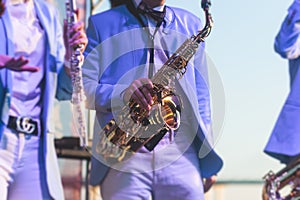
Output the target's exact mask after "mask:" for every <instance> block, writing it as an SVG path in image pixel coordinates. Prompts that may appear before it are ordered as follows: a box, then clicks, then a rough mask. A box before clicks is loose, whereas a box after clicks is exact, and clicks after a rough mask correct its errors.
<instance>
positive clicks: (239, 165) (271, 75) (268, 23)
mask: <svg viewBox="0 0 300 200" xmlns="http://www.w3.org/2000/svg"><path fill="white" fill-rule="evenodd" d="M166 2H167V4H169V5H174V6H177V7H182V8H185V9H187V10H189V11H191V12H193V13H194V14H196V15H197V16H199V17H200V18H201V19H203V16H204V13H203V11H202V10H201V7H200V1H198V0H166ZM291 3H292V1H291V0H289V1H277V0H275V1H274V0H265V1H260V0H254V1H240V0H229V1H228V0H227V1H212V7H211V14H212V16H213V19H214V27H213V30H212V32H211V35H210V36H209V37H208V38H207V40H206V47H207V53H208V55H209V57H210V59H211V60H212V61H213V63H214V66H215V68H216V69H217V72H218V73H219V76H220V78H221V81H222V84H223V87H224V93H225V99H220V101H225V103H224V105H225V120H224V123H223V125H222V129H221V132H220V137H219V140H218V143H217V146H216V149H217V151H218V152H219V154H220V155H221V156H222V157H223V160H224V168H223V169H222V171H221V172H220V174H219V177H220V179H221V180H232V179H234V180H261V178H262V177H263V176H264V175H265V174H266V173H267V172H268V171H269V170H270V169H273V170H274V171H277V170H279V169H281V168H282V167H283V166H282V165H280V164H279V162H278V161H277V160H275V159H273V158H271V157H269V156H267V155H266V154H264V153H263V149H264V146H265V144H266V142H267V140H268V137H269V135H270V133H271V131H272V128H273V126H274V124H275V121H276V119H277V116H278V114H279V112H280V109H281V107H282V105H283V103H284V100H285V98H286V96H287V93H288V88H289V85H288V84H289V82H288V81H289V80H288V65H287V61H286V60H284V59H282V58H280V56H279V55H277V54H276V53H275V52H274V49H273V42H274V38H275V35H276V34H277V31H278V30H279V27H280V24H281V22H282V21H283V19H284V17H285V15H286V13H287V8H288V7H289V5H290V4H291ZM107 8H108V1H107V0H104V1H103V4H102V5H100V7H99V11H101V10H104V9H107ZM218 123H219V122H218Z"/></svg>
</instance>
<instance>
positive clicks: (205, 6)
mask: <svg viewBox="0 0 300 200" xmlns="http://www.w3.org/2000/svg"><path fill="white" fill-rule="evenodd" d="M210 6H211V2H210V0H202V1H201V7H202V9H203V10H208V9H209V7H210Z"/></svg>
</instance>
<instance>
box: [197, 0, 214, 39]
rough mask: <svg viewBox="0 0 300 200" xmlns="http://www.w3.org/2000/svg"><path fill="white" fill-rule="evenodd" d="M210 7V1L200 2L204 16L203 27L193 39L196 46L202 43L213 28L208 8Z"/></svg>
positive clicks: (203, 0)
mask: <svg viewBox="0 0 300 200" xmlns="http://www.w3.org/2000/svg"><path fill="white" fill-rule="evenodd" d="M210 6H211V2H210V0H202V2H201V7H202V9H203V10H204V14H205V26H204V28H203V29H202V30H201V31H199V33H198V34H197V35H196V36H195V37H194V38H193V39H194V41H195V42H197V43H198V44H199V43H201V42H204V40H205V38H206V37H208V36H209V34H210V32H211V29H212V27H213V19H212V16H211V14H210V12H209V7H210Z"/></svg>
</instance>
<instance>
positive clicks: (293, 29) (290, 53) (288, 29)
mask: <svg viewBox="0 0 300 200" xmlns="http://www.w3.org/2000/svg"><path fill="white" fill-rule="evenodd" d="M299 34H300V0H294V2H293V3H292V5H291V6H290V7H289V9H288V14H287V16H286V17H285V19H284V21H283V23H282V24H281V27H280V30H279V32H278V34H277V35H276V37H275V44H274V48H275V51H276V52H277V53H278V54H280V55H281V56H282V57H283V58H287V59H296V58H298V57H299V55H300V48H299V45H300V37H299Z"/></svg>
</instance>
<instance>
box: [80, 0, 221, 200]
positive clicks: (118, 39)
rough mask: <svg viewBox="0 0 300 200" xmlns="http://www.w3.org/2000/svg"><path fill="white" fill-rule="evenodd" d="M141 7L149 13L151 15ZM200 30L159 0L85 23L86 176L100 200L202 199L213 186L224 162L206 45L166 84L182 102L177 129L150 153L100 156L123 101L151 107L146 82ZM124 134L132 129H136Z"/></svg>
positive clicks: (135, 1) (130, 2)
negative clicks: (89, 146)
mask: <svg viewBox="0 0 300 200" xmlns="http://www.w3.org/2000/svg"><path fill="white" fill-rule="evenodd" d="M143 8H146V9H150V8H151V9H152V8H153V9H154V10H156V13H155V14H156V15H155V16H154V15H152V14H150V13H149V12H148V13H149V14H145V12H146V11H145V10H142V9H143ZM151 12H155V11H151ZM202 28H203V26H202V24H201V22H200V20H199V18H197V17H196V16H194V15H193V14H191V13H189V12H187V11H185V10H183V9H179V8H174V7H170V6H167V5H165V1H164V0H155V1H153V0H142V1H141V0H127V1H126V3H125V4H123V5H120V6H117V7H115V8H113V9H111V10H108V11H105V12H103V13H100V14H96V15H93V16H91V17H90V19H89V24H88V28H87V36H88V45H87V48H86V51H85V53H84V54H85V62H84V65H83V82H84V89H85V94H86V97H87V106H88V108H89V109H92V110H96V119H95V130H94V138H93V157H92V168H91V175H90V177H91V184H93V185H97V184H100V188H101V196H102V198H103V199H104V200H108V199H149V198H152V199H191V200H194V199H204V190H205V191H206V190H207V189H208V188H209V186H210V185H211V184H212V182H214V181H215V175H216V174H217V173H218V172H219V170H220V169H221V167H222V160H221V159H220V157H219V156H218V155H217V154H216V152H215V151H214V149H213V147H214V145H215V144H214V142H213V138H212V135H211V113H210V97H209V96H210V95H209V90H208V77H207V65H206V58H205V54H204V49H203V48H204V43H201V44H200V47H199V51H197V53H196V55H195V57H193V58H192V60H191V61H190V62H189V65H188V66H187V71H186V73H185V74H184V75H183V76H182V78H181V79H180V80H177V79H176V78H175V80H174V81H173V82H172V83H171V84H173V86H171V87H172V88H175V90H176V92H175V91H174V92H175V93H176V94H178V96H179V97H180V99H181V102H182V106H181V117H180V126H179V128H178V129H177V130H169V131H168V132H167V133H166V134H165V135H164V137H163V138H162V139H161V140H160V141H159V143H158V144H157V145H156V146H155V148H154V149H153V150H152V151H149V149H148V148H147V147H148V146H147V145H146V147H145V146H142V147H141V148H140V149H139V150H138V151H137V152H136V153H135V154H133V155H132V156H130V157H129V158H126V159H124V160H121V161H120V162H110V159H109V158H108V159H106V158H107V156H108V155H109V152H107V153H103V151H104V152H105V151H109V150H108V149H107V148H106V147H105V146H106V143H105V142H104V143H103V141H100V138H103V137H102V136H103V134H104V133H103V132H101V130H102V129H103V128H104V127H105V125H106V124H107V123H108V122H109V121H110V120H111V119H112V118H114V119H118V114H119V111H120V108H122V107H124V106H125V105H127V102H128V100H129V99H132V100H134V101H135V102H136V103H138V104H139V106H140V107H141V108H143V109H146V110H150V109H153V108H152V107H153V106H152V103H153V102H152V98H151V97H150V93H151V91H152V90H153V83H152V79H151V78H152V77H153V76H156V75H157V73H158V74H159V72H158V70H159V69H160V68H161V67H162V66H163V64H164V63H165V62H166V61H167V59H168V58H169V57H170V56H171V55H172V53H174V52H175V50H176V49H177V48H178V47H180V46H181V45H182V44H183V42H184V41H185V40H186V39H187V38H190V37H191V36H192V35H196V34H197V33H198V31H200V30H201V29H202ZM162 78H163V77H162V76H160V77H158V80H161V79H162ZM125 120H126V119H125ZM124 128H125V129H133V130H132V132H134V131H135V126H132V127H124ZM130 132H131V130H130ZM132 132H131V133H132ZM150 132H151V131H150ZM99 134H102V135H99ZM104 137H105V136H104ZM102 145H103V146H102ZM102 147H103V148H102ZM117 148H118V147H117ZM102 150H103V151H102ZM99 152H102V153H99ZM203 180H206V181H205V182H204V183H205V188H204V187H203ZM206 186H208V187H206Z"/></svg>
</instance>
